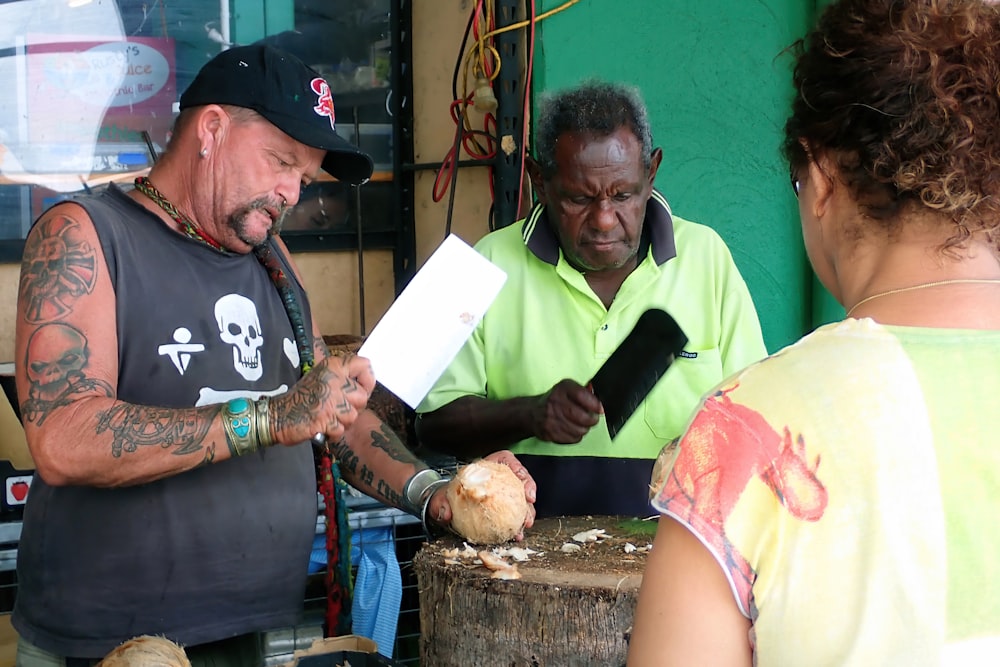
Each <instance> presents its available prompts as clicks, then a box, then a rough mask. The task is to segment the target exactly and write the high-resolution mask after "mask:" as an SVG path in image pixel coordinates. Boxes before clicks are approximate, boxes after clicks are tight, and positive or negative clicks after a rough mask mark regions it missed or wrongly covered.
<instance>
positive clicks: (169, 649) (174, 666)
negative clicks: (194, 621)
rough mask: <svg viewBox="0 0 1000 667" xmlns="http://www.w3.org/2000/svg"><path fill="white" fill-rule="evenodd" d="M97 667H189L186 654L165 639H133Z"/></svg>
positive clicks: (146, 637)
mask: <svg viewBox="0 0 1000 667" xmlns="http://www.w3.org/2000/svg"><path fill="white" fill-rule="evenodd" d="M97 667H191V663H190V662H189V661H188V658H187V654H186V653H184V649H182V648H181V647H180V646H178V645H177V644H175V643H173V642H172V641H170V640H169V639H166V638H165V637H153V636H150V635H142V636H141V637H134V638H132V639H130V640H128V641H127V642H125V643H124V644H122V645H121V646H119V647H117V648H116V649H114V650H113V651H111V653H108V654H107V655H106V656H105V657H104V659H103V660H101V661H100V662H99V663H97Z"/></svg>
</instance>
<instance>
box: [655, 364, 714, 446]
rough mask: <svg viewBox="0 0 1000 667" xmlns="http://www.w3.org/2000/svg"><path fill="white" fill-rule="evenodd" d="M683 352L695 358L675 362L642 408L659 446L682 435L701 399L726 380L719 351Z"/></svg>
mask: <svg viewBox="0 0 1000 667" xmlns="http://www.w3.org/2000/svg"><path fill="white" fill-rule="evenodd" d="M685 352H691V353H696V354H697V355H698V356H697V357H695V358H693V359H692V358H688V357H678V358H677V359H675V360H674V363H673V364H671V366H670V368H668V369H667V372H666V373H665V374H664V376H663V377H662V378H660V381H659V382H657V383H656V386H655V387H653V391H652V392H650V394H649V396H648V397H647V398H646V402H645V404H644V407H643V411H644V412H643V417H644V419H645V421H646V427H647V428H648V429H649V430H650V432H652V433H653V435H654V436H656V437H657V438H658V439H660V440H662V441H663V442H662V444H666V443H667V442H668V441H670V440H673V439H674V438H676V437H677V436H679V435H680V434H681V431H682V430H683V429H684V427H685V426H687V423H688V421H690V419H691V416H692V414H693V412H694V409H695V407H697V405H698V401H699V400H701V397H702V396H704V395H705V393H706V392H708V391H710V390H711V389H712V388H714V387H715V386H716V385H717V384H719V382H721V381H722V380H724V379H725V378H724V377H723V376H722V355H721V354H720V353H719V350H718V348H711V349H708V350H685ZM654 455H655V453H654Z"/></svg>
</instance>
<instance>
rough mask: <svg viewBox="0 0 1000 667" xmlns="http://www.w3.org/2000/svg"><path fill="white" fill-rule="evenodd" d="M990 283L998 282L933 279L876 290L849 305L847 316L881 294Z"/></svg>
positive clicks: (983, 279) (999, 282)
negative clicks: (927, 281) (880, 290)
mask: <svg viewBox="0 0 1000 667" xmlns="http://www.w3.org/2000/svg"><path fill="white" fill-rule="evenodd" d="M990 284H994V285H996V284H1000V280H998V279H990V278H954V279H952V280H935V281H934V282H931V283H921V284H919V285H911V286H909V287H897V288H896V289H891V290H886V291H884V292H878V293H876V294H872V295H871V296H866V297H865V298H863V299H861V301H858V302H857V303H856V304H854V305H853V306H851V309H850V310H849V311H847V317H850V316H851V313H853V312H854V311H855V310H857V309H858V307H859V306H861V305H863V304H866V303H868V302H869V301H871V300H872V299H879V298H881V297H883V296H889V295H891V294H901V293H903V292H913V291H915V290H918V289H924V288H925V287H938V286H940V285H990Z"/></svg>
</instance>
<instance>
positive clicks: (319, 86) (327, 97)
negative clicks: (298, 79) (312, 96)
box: [309, 77, 337, 129]
mask: <svg viewBox="0 0 1000 667" xmlns="http://www.w3.org/2000/svg"><path fill="white" fill-rule="evenodd" d="M309 87H310V88H312V90H313V92H314V93H316V94H317V95H319V98H318V99H317V100H316V106H314V107H313V111H315V112H316V114H317V115H319V116H329V117H330V127H332V128H334V129H336V127H335V126H334V122H335V121H336V119H337V118H336V114H335V113H334V111H333V95H331V94H330V85H329V84H328V83H327V82H326V80H324V79H322V78H320V77H316V78H315V79H313V80H312V81H310V82H309Z"/></svg>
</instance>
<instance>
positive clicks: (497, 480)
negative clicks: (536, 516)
mask: <svg viewBox="0 0 1000 667" xmlns="http://www.w3.org/2000/svg"><path fill="white" fill-rule="evenodd" d="M447 497H448V503H449V504H450V505H451V527H452V528H453V529H454V530H455V531H456V532H457V533H458V534H459V535H461V536H462V537H464V538H465V539H467V540H468V541H469V542H472V543H473V544H498V543H500V542H507V541H508V540H512V539H514V536H515V535H517V534H518V533H519V532H520V531H521V528H522V527H523V526H524V522H525V520H526V519H527V517H528V501H527V500H525V498H524V485H523V484H522V483H521V480H519V479H518V478H517V475H515V474H514V472H513V471H512V470H511V469H510V468H508V467H507V466H505V465H503V464H502V463H495V462H493V461H486V460H480V461H475V462H473V463H470V464H469V465H466V466H462V467H461V468H460V469H459V471H458V474H457V475H455V478H454V479H452V480H451V482H450V483H449V484H448V488H447Z"/></svg>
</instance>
